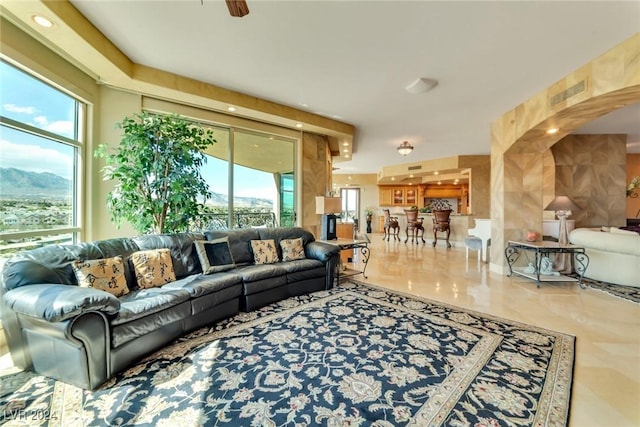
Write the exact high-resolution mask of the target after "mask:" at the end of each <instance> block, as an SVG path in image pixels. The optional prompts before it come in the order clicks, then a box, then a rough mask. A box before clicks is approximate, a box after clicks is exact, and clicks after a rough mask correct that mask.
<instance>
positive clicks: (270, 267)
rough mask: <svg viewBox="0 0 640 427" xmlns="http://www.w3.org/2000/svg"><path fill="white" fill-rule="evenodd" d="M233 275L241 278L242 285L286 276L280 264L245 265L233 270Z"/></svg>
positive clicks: (285, 271)
mask: <svg viewBox="0 0 640 427" xmlns="http://www.w3.org/2000/svg"><path fill="white" fill-rule="evenodd" d="M233 273H235V274H238V275H239V276H240V277H242V281H243V282H244V283H248V282H255V281H257V280H264V279H269V278H272V277H273V278H275V277H278V276H284V275H285V274H287V270H285V269H284V268H283V266H282V263H278V264H255V265H245V266H242V267H238V268H236V269H235V270H233Z"/></svg>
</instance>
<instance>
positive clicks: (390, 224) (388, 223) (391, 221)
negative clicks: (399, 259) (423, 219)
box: [382, 209, 400, 242]
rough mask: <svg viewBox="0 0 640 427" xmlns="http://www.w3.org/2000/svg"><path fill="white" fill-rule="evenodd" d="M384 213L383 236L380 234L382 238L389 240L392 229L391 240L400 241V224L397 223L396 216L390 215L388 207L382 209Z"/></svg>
mask: <svg viewBox="0 0 640 427" xmlns="http://www.w3.org/2000/svg"><path fill="white" fill-rule="evenodd" d="M382 212H383V213H384V236H382V240H386V241H387V242H388V241H389V236H390V235H391V231H392V230H393V240H398V241H400V237H399V236H398V234H400V224H398V217H396V216H391V213H390V212H389V209H383V210H382Z"/></svg>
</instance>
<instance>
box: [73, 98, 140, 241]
mask: <svg viewBox="0 0 640 427" xmlns="http://www.w3.org/2000/svg"><path fill="white" fill-rule="evenodd" d="M141 104H142V96H141V95H139V94H134V93H130V92H124V91H121V90H117V89H113V88H110V87H106V86H101V87H100V98H99V102H98V103H97V104H96V114H95V122H96V126H95V128H96V132H95V139H93V140H92V141H89V144H88V145H87V148H88V153H87V161H86V165H87V182H88V183H89V184H90V186H89V187H88V188H87V190H88V191H87V192H86V193H85V194H87V198H88V202H89V204H90V212H91V215H90V216H89V218H88V221H87V227H86V228H87V239H86V240H101V239H109V238H112V237H129V236H135V235H136V234H138V232H137V231H136V230H134V228H133V227H132V226H131V225H130V224H129V223H123V224H122V227H121V228H120V229H118V228H117V227H116V225H115V224H114V223H113V222H111V219H110V217H109V214H108V212H107V209H106V206H105V200H106V199H107V194H108V193H109V192H110V191H111V190H112V189H113V187H114V183H113V182H110V181H104V180H103V179H102V172H101V169H102V168H103V167H104V159H96V158H95V157H93V156H92V155H91V153H92V152H93V151H94V150H95V149H96V148H97V146H98V145H99V144H107V145H108V146H109V147H111V148H112V149H115V147H117V146H118V144H119V143H120V140H121V138H122V130H121V129H118V128H117V126H116V125H117V124H118V123H120V122H121V121H122V120H123V119H124V118H125V117H127V116H131V115H133V114H134V113H137V112H140V110H141Z"/></svg>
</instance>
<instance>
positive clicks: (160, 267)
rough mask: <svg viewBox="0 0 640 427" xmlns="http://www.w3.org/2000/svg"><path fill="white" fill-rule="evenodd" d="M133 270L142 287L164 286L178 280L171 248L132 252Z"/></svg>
mask: <svg viewBox="0 0 640 427" xmlns="http://www.w3.org/2000/svg"><path fill="white" fill-rule="evenodd" d="M131 263H132V265H133V271H134V272H135V274H136V280H137V282H138V286H139V287H140V288H142V289H146V288H153V287H156V286H162V285H165V284H167V283H169V282H173V281H175V280H176V274H175V272H174V271H173V261H172V260H171V251H170V250H169V249H154V250H149V251H139V252H135V253H133V254H131Z"/></svg>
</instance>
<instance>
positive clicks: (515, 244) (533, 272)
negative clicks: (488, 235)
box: [504, 240, 589, 289]
mask: <svg viewBox="0 0 640 427" xmlns="http://www.w3.org/2000/svg"><path fill="white" fill-rule="evenodd" d="M521 254H524V255H525V257H526V260H527V262H528V263H529V264H530V267H514V264H515V262H516V261H517V260H518V259H519V258H520V255H521ZM551 254H572V255H573V257H572V258H573V259H574V260H575V261H576V264H577V265H576V266H575V271H576V273H578V275H579V277H578V278H577V279H576V278H575V277H569V276H564V275H562V274H559V273H557V272H551V274H549V272H546V271H545V270H544V269H543V268H542V267H543V260H544V259H545V258H546V259H547V260H549V255H551ZM504 255H505V257H506V258H507V264H508V265H509V274H508V276H511V275H513V274H516V275H518V276H522V277H526V278H528V279H531V280H535V281H536V282H537V287H538V288H539V287H540V283H541V282H578V285H580V287H581V288H583V289H584V288H585V286H584V285H583V284H582V278H583V276H584V273H585V271H586V270H587V267H588V266H589V256H588V255H587V254H586V252H585V249H584V248H583V247H580V246H574V245H570V244H563V243H558V242H549V241H542V242H519V241H514V240H509V241H508V242H507V247H506V248H505V250H504ZM531 257H533V260H532V259H531Z"/></svg>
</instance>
